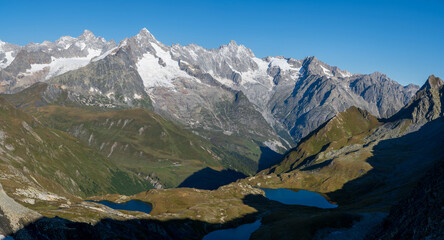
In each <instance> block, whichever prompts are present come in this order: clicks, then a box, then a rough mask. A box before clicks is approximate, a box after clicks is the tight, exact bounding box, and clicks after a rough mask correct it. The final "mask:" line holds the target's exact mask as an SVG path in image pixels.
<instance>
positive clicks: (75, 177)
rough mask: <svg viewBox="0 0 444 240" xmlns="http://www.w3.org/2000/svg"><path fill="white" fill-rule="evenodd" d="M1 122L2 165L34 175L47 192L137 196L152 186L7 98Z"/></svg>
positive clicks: (18, 173) (0, 105) (17, 172)
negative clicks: (132, 194) (26, 111)
mask: <svg viewBox="0 0 444 240" xmlns="http://www.w3.org/2000/svg"><path fill="white" fill-rule="evenodd" d="M0 121H1V126H0V129H1V131H2V132H3V133H4V137H3V140H2V141H1V142H2V144H1V146H0V147H2V151H0V152H1V153H0V161H1V163H0V165H1V168H2V170H3V171H4V173H5V174H7V173H10V172H13V173H14V174H13V175H14V176H16V177H17V176H19V177H20V178H28V180H29V179H30V178H31V180H30V182H31V183H36V184H37V186H39V187H42V188H43V189H45V190H47V191H54V192H56V193H58V194H75V195H79V196H90V195H97V194H103V193H109V192H114V193H121V194H131V193H134V192H138V191H141V190H144V189H147V188H148V187H149V185H148V183H147V182H146V181H143V180H142V179H141V178H139V177H137V176H136V175H134V174H132V173H130V172H128V171H125V170H122V169H120V168H118V167H117V166H116V165H115V164H113V163H112V162H110V161H109V160H108V159H106V158H105V157H103V156H102V155H101V154H99V153H97V152H96V151H95V150H93V149H92V148H89V147H87V146H85V145H84V144H82V143H81V142H79V141H78V139H76V138H74V137H72V136H70V135H68V134H66V133H64V132H61V131H59V130H56V129H51V128H47V127H45V126H44V125H42V124H41V123H40V122H39V121H38V120H35V119H34V118H32V117H31V116H29V115H27V114H26V113H24V112H22V111H20V110H18V109H16V108H15V107H13V106H12V105H10V104H9V103H8V102H7V101H6V100H5V99H3V98H0ZM98 170H99V171H98ZM13 175H8V176H13ZM33 177H34V179H36V180H34V179H32V178H33ZM6 179H9V180H11V179H10V178H8V177H7V178H6ZM12 182H14V181H12ZM24 182H26V180H25V181H24ZM7 187H8V186H5V189H6V188H7ZM17 187H19V186H17Z"/></svg>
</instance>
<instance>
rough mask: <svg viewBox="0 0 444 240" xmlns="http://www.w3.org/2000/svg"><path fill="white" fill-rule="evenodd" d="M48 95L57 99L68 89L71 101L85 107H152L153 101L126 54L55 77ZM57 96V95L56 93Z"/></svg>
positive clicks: (120, 53) (119, 53) (122, 53)
mask: <svg viewBox="0 0 444 240" xmlns="http://www.w3.org/2000/svg"><path fill="white" fill-rule="evenodd" d="M49 83H50V89H48V90H47V91H46V92H45V95H46V96H47V97H48V98H50V99H55V98H57V97H58V94H57V92H58V91H57V90H54V89H52V88H54V87H55V88H58V89H59V90H61V91H63V90H67V93H68V99H70V100H71V101H73V102H78V103H81V104H83V105H98V106H110V107H115V106H120V105H123V106H139V107H145V108H151V100H150V98H149V96H148V94H147V93H146V92H145V91H144V87H143V82H142V79H141V78H140V76H139V74H138V73H137V71H136V70H135V69H134V68H132V67H131V60H129V57H128V55H127V54H126V53H125V52H123V51H117V52H116V53H115V55H109V56H107V57H105V58H104V59H103V60H100V61H95V62H92V63H91V64H89V65H87V66H86V67H83V68H80V69H79V70H77V71H71V72H67V73H65V74H62V75H60V76H57V77H54V78H52V79H51V80H50V81H49ZM54 93H55V94H54Z"/></svg>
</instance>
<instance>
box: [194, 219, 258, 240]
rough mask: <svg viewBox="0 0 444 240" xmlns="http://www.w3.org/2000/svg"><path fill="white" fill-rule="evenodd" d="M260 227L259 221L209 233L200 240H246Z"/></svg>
mask: <svg viewBox="0 0 444 240" xmlns="http://www.w3.org/2000/svg"><path fill="white" fill-rule="evenodd" d="M260 226H261V220H260V219H259V220H257V221H256V222H254V223H247V224H242V225H240V226H239V227H237V228H228V229H221V230H216V231H214V232H210V233H208V234H207V235H205V237H204V238H203V239H202V240H225V239H230V240H248V239H250V236H251V234H252V233H253V232H254V231H256V230H257V229H258V228H259V227H260Z"/></svg>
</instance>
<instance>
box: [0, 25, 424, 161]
mask: <svg viewBox="0 0 444 240" xmlns="http://www.w3.org/2000/svg"><path fill="white" fill-rule="evenodd" d="M1 56H4V57H3V60H2V62H3V65H2V68H1V71H0V92H3V93H15V92H17V91H20V90H21V89H23V88H25V87H28V86H30V85H32V84H33V83H35V82H46V83H47V84H48V85H49V87H48V89H47V90H46V91H45V92H44V95H45V97H46V98H47V99H49V100H54V99H56V98H57V96H58V95H60V94H61V93H62V92H66V94H67V98H68V99H69V100H70V101H72V102H76V103H79V104H81V105H87V106H99V107H106V108H127V107H142V108H147V109H151V110H154V112H156V113H158V114H160V115H161V116H163V117H165V118H167V119H169V120H172V121H174V122H176V123H178V124H180V125H182V126H185V127H186V128H189V129H192V130H193V131H194V132H195V133H196V134H200V135H201V136H203V137H205V138H207V139H209V140H210V141H212V142H213V143H220V142H221V141H222V142H223V143H224V144H219V145H224V146H225V149H226V150H227V151H229V152H233V153H234V152H237V153H239V152H240V153H241V155H242V156H243V157H246V158H248V159H249V160H250V161H252V162H258V161H259V157H257V156H256V157H251V156H248V154H247V153H246V152H247V151H248V152H255V153H256V155H261V154H262V151H260V150H258V149H260V148H269V149H272V150H273V151H275V152H278V153H283V152H284V151H286V150H287V149H289V148H290V147H292V146H294V145H295V143H297V142H299V141H300V140H301V139H302V138H303V137H305V136H306V135H307V134H308V133H310V132H311V131H313V130H314V129H316V128H317V127H319V126H320V125H321V124H323V123H324V122H325V121H327V120H328V119H330V118H332V117H333V116H334V115H335V114H337V113H338V112H341V111H344V110H346V109H347V108H349V107H351V106H356V107H359V108H361V109H365V110H367V111H369V112H370V113H371V114H373V115H374V116H376V117H382V118H387V117H390V116H392V115H393V114H394V113H396V112H397V111H398V110H399V109H401V108H402V107H403V106H404V105H405V104H406V103H408V101H409V100H410V98H411V97H412V96H413V95H414V93H415V92H416V91H417V90H418V89H419V87H418V86H415V85H408V86H402V85H400V84H398V83H396V82H395V81H393V80H390V79H389V78H388V77H387V76H386V75H384V74H381V73H377V72H375V73H372V74H352V73H349V72H347V71H343V70H341V69H339V68H338V67H332V66H330V65H327V64H325V63H323V62H321V61H319V60H318V59H317V58H315V57H307V58H305V59H302V60H297V59H293V58H285V57H265V58H262V59H260V58H257V57H256V56H255V55H254V53H253V52H252V51H251V50H250V49H248V48H246V47H245V46H243V45H238V44H236V42H234V41H231V42H230V43H229V44H228V45H222V46H221V47H219V48H218V49H205V48H203V47H200V46H198V45H195V44H190V45H187V46H181V45H179V44H175V45H172V46H166V45H164V44H162V43H161V42H159V41H158V40H156V38H155V37H154V36H153V35H152V34H151V33H150V32H149V31H148V30H147V29H145V28H144V29H142V30H141V31H140V32H139V33H138V34H137V35H136V36H134V37H131V38H126V39H124V40H122V41H121V42H120V43H119V44H118V45H117V44H116V43H115V42H114V41H106V40H104V39H103V38H101V37H95V36H94V35H93V34H92V33H91V32H90V31H88V30H85V32H84V33H83V34H82V35H81V36H79V37H77V38H73V37H67V36H65V37H61V38H60V39H58V40H56V41H55V42H52V43H51V42H47V41H45V42H43V43H41V44H35V43H30V44H28V45H26V46H24V47H20V46H15V45H11V44H8V43H2V44H1V48H0V58H1ZM233 139H237V142H243V143H242V145H243V147H244V148H246V149H248V150H247V151H245V152H242V151H239V149H238V147H237V146H234V145H233V144H231V143H232V142H233ZM251 140H253V142H254V143H253V145H254V146H253V145H252V144H249V143H247V142H251Z"/></svg>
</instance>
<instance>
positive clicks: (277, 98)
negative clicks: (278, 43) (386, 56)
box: [0, 28, 444, 240]
mask: <svg viewBox="0 0 444 240" xmlns="http://www.w3.org/2000/svg"><path fill="white" fill-rule="evenodd" d="M424 80H425V83H424V85H423V86H422V87H419V86H416V85H413V84H410V85H408V86H402V85H400V84H399V83H397V82H395V81H393V80H391V79H390V78H388V77H387V76H386V75H384V74H382V73H379V72H375V73H372V74H357V73H350V72H348V71H346V70H341V69H339V68H338V67H335V66H330V65H328V64H326V63H324V62H322V61H320V60H318V59H317V58H316V57H306V58H304V59H293V58H287V57H282V56H276V57H264V58H258V57H256V56H255V55H254V53H253V52H252V51H251V50H250V49H248V48H247V47H245V46H243V45H238V44H237V43H236V42H234V41H231V42H230V43H229V44H228V45H222V46H221V47H219V48H217V49H206V48H203V47H201V46H198V45H195V44H190V45H187V46H181V45H179V44H174V45H172V46H167V45H164V44H163V43H161V42H159V41H158V40H156V38H155V37H154V36H153V35H152V34H151V33H150V32H149V31H148V30H147V29H145V28H144V29H142V30H140V32H139V33H138V34H137V35H135V36H133V37H130V38H125V39H124V40H122V41H120V42H119V43H118V44H117V43H116V42H114V41H106V40H105V39H104V38H102V37H96V36H95V35H94V34H93V33H92V32H90V31H88V30H85V31H84V33H83V34H82V35H80V36H79V37H77V38H74V37H70V36H63V37H61V38H60V39H58V40H56V41H54V42H48V41H45V42H43V43H30V44H28V45H26V46H17V45H14V44H10V43H5V42H1V41H0V122H1V124H0V184H1V185H0V186H1V187H0V234H1V235H0V239H2V237H6V236H10V239H11V238H12V239H16V240H19V239H202V238H204V237H205V239H214V238H211V234H210V233H216V232H217V231H223V230H224V229H232V228H236V227H239V226H240V227H242V226H246V225H248V224H251V223H256V222H257V223H258V227H257V228H256V229H254V230H253V231H252V233H251V236H250V235H248V237H247V238H246V239H248V238H251V239H444V231H443V229H444V221H442V220H443V219H444V214H443V212H442V211H443V210H442V206H444V188H443V187H444V179H443V177H442V176H443V173H442V169H443V164H444V162H443V160H444V138H443V136H444V118H443V116H444V96H443V94H444V82H443V81H442V80H441V79H440V78H438V77H436V76H433V75H430V76H428V77H427V76H424ZM270 189H276V191H280V190H285V189H291V190H292V191H291V192H293V193H294V192H296V193H298V194H303V193H306V192H308V191H311V192H314V193H318V195H319V196H321V198H322V199H323V200H325V201H326V202H327V201H328V202H329V203H330V205H332V206H335V207H334V208H333V207H331V208H330V207H329V208H322V207H316V206H313V205H306V204H289V203H288V202H287V203H285V202H282V201H279V200H278V199H274V198H272V197H271V195H270ZM282 194H283V193H282ZM102 201H105V202H102ZM110 202H111V203H114V205H116V204H117V205H119V204H123V205H125V204H130V203H134V204H135V203H138V204H140V203H141V202H142V203H145V205H149V207H150V211H149V212H143V211H142V210H137V209H136V210H135V209H125V208H124V209H118V208H115V207H110V206H111V205H109V206H108V205H106V204H104V203H110ZM333 204H334V205H333ZM114 205H113V206H114ZM145 205H144V206H145ZM226 238H229V237H226ZM6 239H8V238H6Z"/></svg>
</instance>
